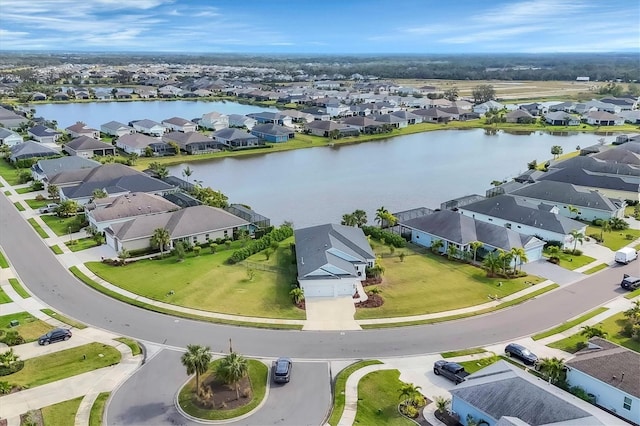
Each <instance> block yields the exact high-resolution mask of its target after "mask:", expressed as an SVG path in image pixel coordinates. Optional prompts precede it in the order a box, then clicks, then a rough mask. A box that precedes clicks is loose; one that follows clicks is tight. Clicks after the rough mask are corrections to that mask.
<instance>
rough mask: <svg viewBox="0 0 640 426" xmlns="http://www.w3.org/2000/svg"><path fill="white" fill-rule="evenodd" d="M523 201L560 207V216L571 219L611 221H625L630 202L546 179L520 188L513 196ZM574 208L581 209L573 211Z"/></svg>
mask: <svg viewBox="0 0 640 426" xmlns="http://www.w3.org/2000/svg"><path fill="white" fill-rule="evenodd" d="M509 195H511V196H512V197H515V198H517V199H519V200H521V201H524V202H527V203H530V204H540V203H544V204H551V205H554V206H556V207H557V208H558V214H560V215H562V216H564V217H568V218H576V217H578V218H580V219H581V220H588V221H592V220H594V219H603V220H608V219H611V218H614V217H617V218H620V219H622V218H623V217H624V208H625V207H626V203H625V202H624V201H623V200H619V199H615V198H609V197H606V196H605V195H603V194H601V193H600V192H598V191H595V190H593V189H584V188H579V187H576V186H575V185H573V184H571V183H567V182H554V181H551V180H543V181H540V182H536V183H533V184H531V185H527V186H524V187H522V188H520V189H516V190H515V191H512V192H510V193H509ZM572 208H576V209H578V211H577V212H572V210H573V209H572Z"/></svg>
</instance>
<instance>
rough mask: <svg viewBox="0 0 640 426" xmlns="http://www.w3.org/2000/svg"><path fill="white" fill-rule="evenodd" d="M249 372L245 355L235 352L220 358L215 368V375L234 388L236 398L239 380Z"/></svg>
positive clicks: (237, 396) (238, 392)
mask: <svg viewBox="0 0 640 426" xmlns="http://www.w3.org/2000/svg"><path fill="white" fill-rule="evenodd" d="M248 373H249V362H248V361H247V359H246V358H245V357H243V356H242V355H239V354H237V353H235V352H231V353H230V354H229V355H227V356H225V357H224V358H222V360H221V361H220V364H218V367H217V368H216V377H217V378H219V379H220V380H222V381H223V382H225V383H226V384H228V385H234V386H235V388H236V398H237V399H240V386H239V385H240V380H242V379H243V378H244V377H246V376H247V374H248Z"/></svg>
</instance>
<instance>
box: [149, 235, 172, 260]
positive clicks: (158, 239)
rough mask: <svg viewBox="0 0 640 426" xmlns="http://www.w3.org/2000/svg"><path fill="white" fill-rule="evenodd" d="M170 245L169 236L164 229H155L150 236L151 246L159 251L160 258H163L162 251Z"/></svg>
mask: <svg viewBox="0 0 640 426" xmlns="http://www.w3.org/2000/svg"><path fill="white" fill-rule="evenodd" d="M169 244H171V234H169V231H167V230H166V229H165V228H156V230H155V231H153V235H152V236H151V246H153V247H158V248H159V249H160V257H164V249H165V248H167V247H169Z"/></svg>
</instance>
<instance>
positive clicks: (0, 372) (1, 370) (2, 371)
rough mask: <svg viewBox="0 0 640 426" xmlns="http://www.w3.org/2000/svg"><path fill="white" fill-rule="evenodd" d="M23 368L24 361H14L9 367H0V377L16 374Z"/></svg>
mask: <svg viewBox="0 0 640 426" xmlns="http://www.w3.org/2000/svg"><path fill="white" fill-rule="evenodd" d="M23 368H24V361H16V362H12V363H11V364H9V366H5V365H0V376H8V375H9V374H13V373H17V372H18V371H20V370H22V369H23Z"/></svg>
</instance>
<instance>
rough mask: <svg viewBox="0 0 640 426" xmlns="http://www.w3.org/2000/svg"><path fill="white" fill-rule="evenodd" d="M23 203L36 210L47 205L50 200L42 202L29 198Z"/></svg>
mask: <svg viewBox="0 0 640 426" xmlns="http://www.w3.org/2000/svg"><path fill="white" fill-rule="evenodd" d="M24 202H25V203H27V205H28V206H29V207H30V208H32V209H33V210H38V209H39V208H40V207H44V206H46V205H47V204H50V203H51V200H47V199H46V198H45V199H44V200H36V199H35V198H31V199H29V200H24Z"/></svg>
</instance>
